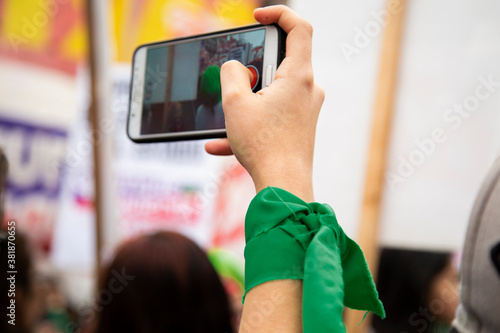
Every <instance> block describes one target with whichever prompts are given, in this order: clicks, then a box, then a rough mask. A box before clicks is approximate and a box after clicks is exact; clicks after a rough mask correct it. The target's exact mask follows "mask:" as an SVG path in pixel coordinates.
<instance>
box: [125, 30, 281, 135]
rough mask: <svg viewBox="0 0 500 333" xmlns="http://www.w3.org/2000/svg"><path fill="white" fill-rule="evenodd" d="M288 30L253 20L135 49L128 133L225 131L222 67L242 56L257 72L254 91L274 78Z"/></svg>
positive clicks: (202, 132) (242, 60)
mask: <svg viewBox="0 0 500 333" xmlns="http://www.w3.org/2000/svg"><path fill="white" fill-rule="evenodd" d="M285 41H286V33H285V32H284V31H283V30H282V29H281V28H280V27H278V26H277V25H260V24H257V25H251V26H245V27H240V28H236V29H230V30H224V31H218V32H213V33H209V34H203V35H197V36H192V37H186V38H178V39H173V40H169V41H165V42H160V43H154V44H145V45H141V46H139V47H138V48H137V49H136V50H135V52H134V59H133V65H132V82H131V85H130V103H129V114H128V121H127V134H128V136H129V137H130V139H131V140H133V141H135V142H138V143H140V142H160V141H177V140H193V139H208V138H221V137H225V136H226V130H225V126H224V112H223V110H222V102H221V87H220V68H221V66H222V64H223V63H224V62H226V61H228V60H233V59H235V60H238V61H240V62H241V63H242V64H243V65H245V66H247V67H248V68H249V69H250V71H252V73H253V74H254V80H253V82H252V89H253V91H254V92H256V91H259V90H260V89H262V88H264V87H267V86H269V85H270V84H271V82H272V81H273V80H274V74H275V72H276V69H277V68H278V66H279V65H280V63H281V61H282V60H283V59H284V58H285Z"/></svg>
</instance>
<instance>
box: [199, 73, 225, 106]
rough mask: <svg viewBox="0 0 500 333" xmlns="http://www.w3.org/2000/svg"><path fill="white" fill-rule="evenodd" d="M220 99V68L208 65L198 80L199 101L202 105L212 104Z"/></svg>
mask: <svg viewBox="0 0 500 333" xmlns="http://www.w3.org/2000/svg"><path fill="white" fill-rule="evenodd" d="M220 100H221V86H220V68H219V66H217V65H212V66H208V67H207V68H206V69H205V72H203V75H202V76H201V81H200V101H201V103H202V104H203V105H206V106H214V105H216V104H217V103H219V102H220Z"/></svg>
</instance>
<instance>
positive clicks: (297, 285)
mask: <svg viewBox="0 0 500 333" xmlns="http://www.w3.org/2000/svg"><path fill="white" fill-rule="evenodd" d="M240 332H241V333H247V332H248V333H250V332H251V333H261V332H272V333H275V332H302V280H290V279H288V280H275V281H269V282H265V283H262V284H260V285H258V286H256V287H254V288H252V289H251V290H250V291H249V292H248V293H247V295H246V298H245V306H244V307H243V315H242V319H241V325H240Z"/></svg>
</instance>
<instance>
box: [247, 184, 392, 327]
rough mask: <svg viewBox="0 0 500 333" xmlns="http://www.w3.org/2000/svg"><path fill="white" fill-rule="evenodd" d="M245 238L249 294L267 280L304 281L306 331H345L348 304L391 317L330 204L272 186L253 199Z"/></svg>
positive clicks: (249, 209)
mask: <svg viewBox="0 0 500 333" xmlns="http://www.w3.org/2000/svg"><path fill="white" fill-rule="evenodd" d="M245 237H246V247H245V294H246V292H248V291H249V290H250V289H251V288H253V287H255V286H256V285H258V284H261V283H263V282H266V281H272V280H280V279H301V280H303V291H302V292H303V296H302V303H303V314H302V316H303V319H302V321H303V328H304V332H306V333H310V332H322V333H328V332H345V326H344V323H343V320H342V311H343V309H344V306H347V307H349V308H352V309H357V310H367V311H372V312H374V313H376V314H378V315H379V316H381V317H385V312H384V308H383V306H382V302H380V300H379V299H378V293H377V291H376V288H375V284H374V282H373V278H372V276H371V274H370V271H369V270H368V265H367V263H366V260H365V257H364V255H363V252H362V251H361V249H360V247H359V246H358V244H356V242H354V241H353V240H351V239H350V238H349V237H347V236H346V234H345V233H344V231H343V230H342V228H341V227H340V226H339V224H338V223H337V219H336V217H335V213H334V212H333V210H332V208H331V207H330V206H328V205H326V204H323V205H322V204H319V203H317V202H313V203H310V204H307V203H306V202H304V201H303V200H301V199H300V198H298V197H296V196H295V195H293V194H291V193H289V192H287V191H285V190H282V189H280V188H275V187H267V188H265V189H264V190H262V191H260V192H259V193H258V194H257V196H256V197H255V198H254V199H253V200H252V202H251V203H250V207H249V208H248V212H247V215H246V222H245Z"/></svg>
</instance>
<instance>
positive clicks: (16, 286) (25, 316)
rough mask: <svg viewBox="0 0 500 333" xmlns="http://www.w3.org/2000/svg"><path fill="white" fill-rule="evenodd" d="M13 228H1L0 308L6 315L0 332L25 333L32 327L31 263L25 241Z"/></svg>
mask: <svg viewBox="0 0 500 333" xmlns="http://www.w3.org/2000/svg"><path fill="white" fill-rule="evenodd" d="M16 227H17V226H16V225H15V224H13V223H7V225H6V226H5V228H4V229H2V228H0V262H1V263H0V267H2V270H1V271H0V290H1V291H2V293H1V296H0V306H1V307H2V309H7V311H4V312H3V313H5V312H7V313H6V314H7V316H5V317H4V318H2V319H3V320H2V322H1V323H0V332H27V331H30V330H31V328H32V324H33V318H31V316H30V311H29V305H30V301H31V295H32V290H33V279H32V260H31V255H30V252H29V246H28V241H27V239H26V238H25V237H24V234H23V233H21V232H19V230H18V229H16ZM13 245H14V247H13ZM13 254H14V255H15V263H14V264H15V271H16V272H17V273H15V274H13V273H11V272H9V270H8V269H7V268H8V267H9V265H10V264H12V261H11V259H12V255H13ZM12 301H14V305H12V303H11V302H12ZM9 321H11V322H12V323H15V325H12V324H11V323H9Z"/></svg>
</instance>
